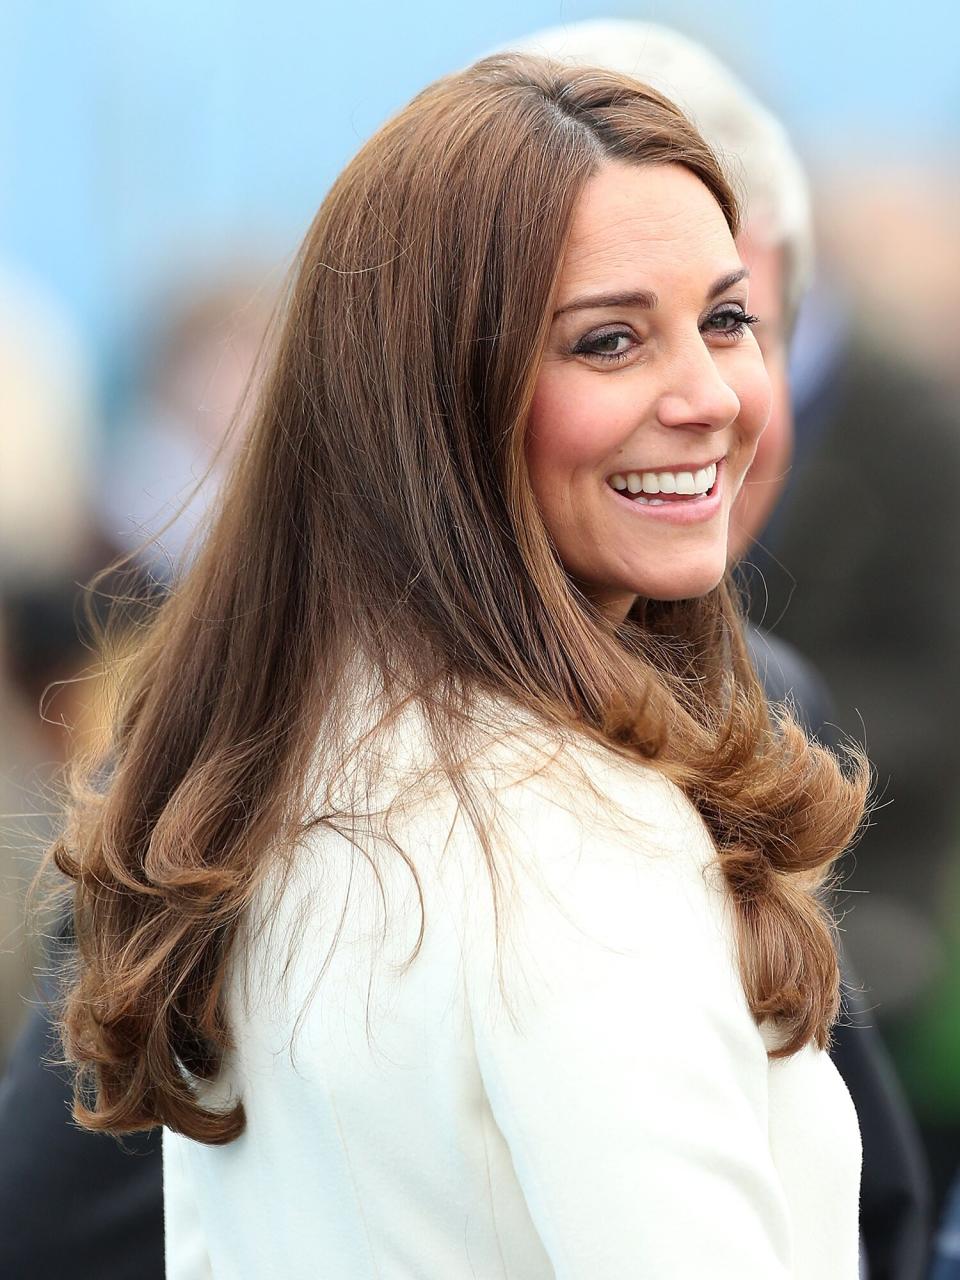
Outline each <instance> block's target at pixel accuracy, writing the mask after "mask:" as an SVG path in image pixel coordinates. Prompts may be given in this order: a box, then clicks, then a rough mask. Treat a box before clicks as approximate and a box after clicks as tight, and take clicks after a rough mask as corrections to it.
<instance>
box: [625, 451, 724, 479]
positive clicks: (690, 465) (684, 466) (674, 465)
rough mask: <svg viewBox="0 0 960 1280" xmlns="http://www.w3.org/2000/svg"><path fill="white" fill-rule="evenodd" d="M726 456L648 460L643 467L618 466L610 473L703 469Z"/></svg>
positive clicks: (716, 463)
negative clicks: (690, 460)
mask: <svg viewBox="0 0 960 1280" xmlns="http://www.w3.org/2000/svg"><path fill="white" fill-rule="evenodd" d="M726 456H727V455H726V454H725V453H723V454H721V455H720V457H719V458H708V459H707V460H706V462H656V463H653V462H647V463H645V464H644V465H643V466H642V467H617V468H616V470H615V471H611V472H610V474H611V475H612V476H625V475H627V474H629V472H631V471H633V472H634V473H636V474H637V475H639V474H641V473H642V472H644V471H702V470H703V469H704V468H705V467H712V466H716V465H718V464H719V463H721V462H722V461H723V459H724V458H725V457H726Z"/></svg>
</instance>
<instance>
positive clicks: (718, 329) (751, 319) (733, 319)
mask: <svg viewBox="0 0 960 1280" xmlns="http://www.w3.org/2000/svg"><path fill="white" fill-rule="evenodd" d="M757 320H758V317H757V316H749V315H747V313H746V311H744V310H743V308H742V307H724V308H722V310H720V311H714V312H713V314H712V315H710V316H708V317H707V320H706V323H705V325H704V328H705V329H709V330H710V331H711V332H712V333H719V334H722V335H723V337H725V338H742V337H743V335H744V334H745V333H746V331H747V328H748V326H749V325H752V324H756V323H757Z"/></svg>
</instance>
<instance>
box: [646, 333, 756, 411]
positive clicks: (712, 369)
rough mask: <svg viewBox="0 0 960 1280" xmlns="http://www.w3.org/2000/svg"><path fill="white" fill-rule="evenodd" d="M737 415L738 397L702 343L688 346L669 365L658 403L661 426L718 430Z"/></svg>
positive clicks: (738, 408) (738, 409)
mask: <svg viewBox="0 0 960 1280" xmlns="http://www.w3.org/2000/svg"><path fill="white" fill-rule="evenodd" d="M698 348H699V349H698ZM739 413H740V398H739V396H738V395H737V393H736V392H735V391H734V389H733V387H731V386H730V384H729V383H728V382H726V381H725V380H724V378H723V376H722V374H721V373H720V370H719V369H718V368H717V364H716V361H715V360H714V357H713V354H712V353H711V352H710V351H709V350H708V349H707V348H706V347H705V346H704V345H703V343H702V342H698V343H691V344H690V346H689V347H688V348H687V349H686V350H685V351H684V352H683V353H681V354H678V356H677V357H676V358H675V359H674V360H673V361H672V362H671V366H670V379H669V382H668V384H667V385H666V387H665V389H664V391H663V393H662V395H661V396H660V399H659V401H658V403H657V418H658V421H659V422H660V423H661V425H662V426H665V427H700V428H703V429H705V430H707V431H720V430H722V429H723V428H724V427H728V426H730V424H731V423H732V422H734V421H736V418H737V416H738V415H739Z"/></svg>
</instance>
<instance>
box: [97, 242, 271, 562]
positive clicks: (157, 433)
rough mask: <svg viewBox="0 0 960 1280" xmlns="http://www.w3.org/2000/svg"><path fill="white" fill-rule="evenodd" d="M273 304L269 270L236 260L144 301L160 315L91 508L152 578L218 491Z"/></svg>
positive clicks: (179, 554) (178, 551) (179, 552)
mask: <svg viewBox="0 0 960 1280" xmlns="http://www.w3.org/2000/svg"><path fill="white" fill-rule="evenodd" d="M273 304H274V287H273V285H272V283H271V280H270V272H268V270H267V269H266V267H265V266H264V267H258V266H257V265H255V264H254V262H253V261H252V260H247V259H243V260H237V261H230V262H224V263H223V264H221V265H220V266H219V267H218V268H217V269H216V271H211V272H208V274H207V275H206V277H203V278H201V279H199V280H198V279H197V278H195V277H191V278H190V280H189V282H188V281H187V280H186V279H184V280H183V282H182V283H180V284H179V285H178V286H177V287H176V288H175V289H174V290H173V291H172V292H171V293H169V294H168V295H167V296H166V297H163V298H158V299H156V300H155V302H154V303H153V305H152V306H151V307H150V308H149V309H148V310H149V312H150V314H151V315H159V316H160V317H161V318H160V321H159V323H156V324H155V326H154V329H153V331H152V332H147V333H146V334H145V336H144V338H143V339H142V341H141V347H142V355H141V362H142V368H141V371H140V374H139V376H138V377H137V378H136V383H135V392H134V394H133V396H132V397H131V402H130V404H129V406H128V408H127V410H126V412H125V413H124V415H123V420H122V422H121V425H120V428H119V430H118V432H117V434H116V438H115V440H114V442H113V446H112V448H111V450H110V451H109V454H108V457H107V459H106V465H105V466H104V469H103V474H102V477H101V483H100V486H99V488H98V494H97V516H98V522H99V527H100V530H101V533H102V536H103V538H104V541H105V543H106V544H107V545H108V546H110V547H111V548H113V549H114V550H119V551H123V552H127V553H132V554H134V555H135V557H136V562H137V563H138V564H139V565H140V566H141V567H142V568H143V569H144V570H145V571H146V572H148V573H149V574H150V575H151V577H152V579H153V580H154V581H155V582H156V583H157V585H158V586H160V587H162V586H163V584H164V583H166V582H168V581H169V580H170V578H171V577H172V576H173V574H174V571H175V567H176V565H177V564H178V563H179V562H180V561H181V559H182V558H183V556H184V554H185V553H186V551H187V547H188V544H189V542H190V540H191V538H192V536H193V534H194V532H195V530H196V527H197V525H198V524H199V522H200V520H201V519H202V517H203V514H204V512H205V510H206V508H207V506H208V504H209V503H210V502H212V501H213V500H214V499H215V497H216V493H217V490H218V488H219V485H220V481H221V479H222V477H223V474H224V471H225V469H226V467H227V465H228V463H229V457H230V441H229V439H228V434H229V429H230V426H231V424H232V423H233V422H234V420H235V419H236V418H237V416H238V415H239V413H240V412H241V408H242V404H243V401H244V398H245V396H247V395H248V394H249V393H250V391H251V385H250V384H251V379H252V376H253V370H254V368H255V366H256V362H257V356H258V353H259V351H260V346H261V343H262V341H263V337H264V333H265V331H266V328H267V323H268V319H269V313H270V311H271V309H272V307H273Z"/></svg>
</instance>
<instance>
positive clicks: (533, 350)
mask: <svg viewBox="0 0 960 1280" xmlns="http://www.w3.org/2000/svg"><path fill="white" fill-rule="evenodd" d="M610 157H617V158H619V159H621V160H624V161H627V162H631V163H641V164H662V163H678V164H682V165H685V166H686V167H687V168H688V169H690V170H691V171H692V172H693V173H694V174H696V175H697V176H698V177H699V178H700V179H701V180H702V181H703V182H704V183H705V184H706V186H707V187H708V188H709V190H710V191H711V192H712V193H713V195H714V196H715V197H716V199H717V201H718V203H719V205H720V207H721V209H722V210H723V213H724V215H725V217H726V219H727V221H728V223H729V225H730V227H731V229H733V230H735V228H736V220H737V212H736V202H735V199H734V197H733V194H732V193H731V190H730V188H729V186H728V184H727V182H726V180H725V178H724V176H723V174H722V172H721V170H720V168H719V167H718V164H717V162H716V160H715V158H714V156H713V155H712V153H711V152H710V151H709V149H708V148H707V147H706V145H705V144H704V143H703V141H702V140H701V138H700V137H699V136H698V134H697V133H696V132H695V131H694V130H693V128H692V127H691V125H690V124H689V123H688V122H687V120H686V119H685V118H684V117H683V116H682V115H681V114H680V112H679V111H678V110H677V109H676V108H675V107H673V106H672V105H671V104H670V103H669V102H667V101H666V100H665V99H664V98H662V97H661V96H659V95H658V94H657V93H655V92H653V91H652V90H650V89H647V88H645V87H644V86H642V85H640V84H637V83H635V82H632V81H630V80H627V79H625V78H622V77H620V76H616V75H612V74H608V73H606V72H602V71H597V70H569V69H564V68H562V67H560V66H558V65H555V64H553V63H549V62H545V61H542V60H539V59H535V58H526V57H517V56H512V57H511V56H504V57H497V58H490V59H486V60H485V61H483V62H480V63H478V64H477V65H476V66H474V67H472V68H470V69H469V70H467V71H465V72H463V73H461V74H458V75H454V76H451V77H449V78H447V79H444V80H441V81H439V82H438V83H437V84H435V85H433V86H431V87H430V88H428V89H427V90H426V91H424V92H423V93H421V94H420V95H419V96H418V97H417V98H415V99H414V101H413V102H412V103H411V104H410V105H409V106H408V107H407V108H406V109H405V110H404V111H402V112H401V113H400V114H399V115H398V116H397V117H396V118H395V119H394V120H393V121H391V122H390V123H388V124H387V125H386V126H385V127H384V128H383V129H382V130H381V131H380V132H379V133H378V134H377V135H376V136H375V137H374V138H373V139H372V140H371V141H370V142H369V143H367V145H366V146H364V147H363V149H362V150H361V151H360V153H359V154H358V156H357V157H356V158H355V159H354V160H353V161H352V163H351V164H350V165H348V167H347V168H346V170H345V171H344V172H343V174H342V175H341V176H340V178H339V179H338V180H337V182H336V183H335V185H334V187H333V189H332V190H331V192H330V194H329V195H328V197H327V198H326V200H325V201H324V202H323V205H322V206H321V208H320V211H319V213H318V214H317V217H316V220H315V222H314V224H313V226H312V228H311V229H310V232H309V234H308V235H307V238H306V241H305V243H304V246H303V248H302V251H301V253H300V257H299V262H298V267H297V270H296V272H295V278H294V282H293V285H292V288H291V291H290V296H289V298H288V300H287V303H286V306H285V312H284V315H283V320H282V325H281V327H280V330H279V336H278V338H277V346H276V351H275V353H274V355H273V356H272V362H271V367H270V368H269V370H268V371H267V373H266V376H265V377H264V379H263V383H262V389H261V391H260V398H259V402H258V405H257V408H256V412H255V416H254V421H253V422H252V425H251V429H250V431H249V433H248V435H247V438H246V439H245V441H244V443H243V445H242V447H241V450H240V453H239V456H238V457H237V460H236V462H235V465H234V467H233V470H232V472H231V475H230V478H229V480H228V483H227V484H226V486H225V489H224V492H223V494H222V498H221V501H220V505H219V509H218V511H217V512H216V515H215V518H214V520H213V521H212V524H211V528H210V532H209V535H208V537H207V539H206V541H205V542H204V544H203V545H202V547H201V548H200V550H199V553H198V555H197V557H196V559H195V561H194V563H193V564H192V566H191V567H190V568H189V570H188V571H187V572H186V573H185V576H184V578H183V581H182V582H181V583H180V584H179V585H178V586H177V587H176V589H175V590H174V591H173V592H172V594H171V596H170V598H169V599H167V600H166V601H165V602H164V603H163V605H162V607H161V608H160V609H159V611H158V613H157V616H156V618H155V620H154V621H153V622H152V624H151V626H150V627H149V628H148V629H147V630H146V632H145V634H144V636H143V639H142V642H141V643H140V645H139V648H138V652H137V654H136V655H135V658H134V660H133V664H132V667H131V668H130V671H129V673H128V675H129V680H128V684H127V690H126V693H125V696H124V698H123V701H122V703H121V706H120V710H119V713H118V718H117V725H116V730H115V735H114V741H113V744H112V749H111V758H110V766H109V769H108V770H104V769H103V768H101V770H100V773H97V772H93V773H88V775H87V781H86V782H82V781H81V782H78V783H77V784H76V787H75V793H74V801H73V804H72V808H71V811H70V814H69V821H68V824H67V827H66V830H65V834H64V836H63V838H62V839H61V840H60V841H59V842H58V843H57V845H56V846H55V848H54V850H53V856H54V858H55V861H56V863H57V865H58V866H59V868H60V869H61V870H62V871H64V872H65V873H66V874H67V875H68V876H69V877H71V878H72V879H73V880H74V881H75V882H76V883H75V900H74V918H75V931H76V947H77V971H76V974H75V977H74V979H73V982H72V985H71V986H70V988H69V990H68V992H67V997H66V1003H65V1010H64V1015H63V1024H64V1035H65V1044H66V1046H67V1052H68V1053H69V1055H70V1056H71V1057H72V1058H73V1060H74V1061H76V1062H77V1063H78V1064H80V1066H81V1067H82V1068H86V1069H87V1071H86V1072H82V1073H81V1076H82V1077H83V1076H85V1077H86V1078H87V1079H88V1082H89V1083H91V1084H92V1085H93V1089H92V1091H90V1092H87V1091H85V1090H84V1089H83V1088H82V1087H81V1088H80V1089H79V1091H78V1099H77V1103H76V1115H77V1118H78V1119H79V1120H80V1122H81V1123H83V1124H85V1125H87V1126H89V1127H91V1128H95V1129H107V1130H112V1131H114V1132H118V1133H119V1132H124V1131H128V1130H134V1129H139V1128H144V1127H148V1126H151V1125H154V1124H158V1123H162V1124H165V1125H168V1126H170V1127H171V1128H173V1129H175V1130H178V1131H180V1132H182V1133H185V1134H188V1135H189V1136H191V1137H194V1138H196V1139H199V1140H201V1141H204V1142H211V1143H216V1142H226V1141H229V1140H230V1139H231V1138H233V1137H235V1136H236V1135H237V1134H238V1133H239V1132H240V1131H241V1130H242V1128H243V1123H244V1120H243V1111H242V1106H240V1105H239V1104H238V1105H237V1107H236V1108H235V1109H234V1110H232V1111H229V1112H218V1111H213V1110H210V1109H207V1108H205V1107H204V1106H203V1105H202V1104H201V1102H200V1101H199V1100H198V1096H197V1093H196V1090H195V1088H194V1082H195V1081H196V1080H197V1079H204V1078H210V1077H212V1076H213V1075H215V1073H216V1072H217V1070H218V1067H219V1065H220V1062H221V1060H222V1055H223V1053H224V1051H225V1049H227V1048H228V1047H229V1044H230V1036H229V1027H228V1026H227V1025H226V1019H225V1016H224V1010H223V1001H222V994H223V987H224V981H225V977H224V975H225V970H226V965H227V960H228V957H229V953H230V948H231V944H232V942H233V940H234V938H235V935H236V931H237V927H238V923H239V922H240V921H241V919H242V918H243V916H244V913H245V910H246V909H247V908H248V906H249V904H250V903H251V900H252V898H253V895H254V894H255V893H256V892H257V890H258V888H259V887H260V886H262V884H263V883H264V879H265V876H266V874H267V872H268V870H269V869H270V868H272V867H276V866H278V865H282V863H283V859H284V858H288V857H289V851H290V850H291V849H292V847H293V846H294V844H295V841H296V839H297V836H298V833H299V832H301V831H302V830H303V827H304V824H305V820H306V812H305V803H304V795H306V794H307V793H308V792H309V779H310V778H311V777H314V776H315V770H316V768H317V762H318V761H320V762H321V766H320V769H319V772H320V774H321V775H322V776H326V777H330V776H332V775H333V773H334V772H335V770H336V767H337V763H338V753H339V752H340V751H341V749H347V748H348V747H349V743H348V741H347V738H346V737H345V736H344V735H345V728H344V726H345V720H344V711H343V708H344V707H345V706H346V704H347V701H348V696H347V695H348V691H347V690H345V688H344V673H345V672H346V671H347V670H348V668H349V664H350V659H351V656H352V655H354V654H355V653H357V652H362V653H363V654H365V655H366V656H367V658H369V660H370V662H371V663H372V664H373V669H375V670H376V671H378V672H379V673H380V675H381V677H382V680H383V683H384V688H385V689H386V691H387V694H388V695H390V696H391V697H392V698H393V700H394V701H395V702H396V703H397V704H399V702H401V701H402V700H403V699H404V698H407V699H413V700H415V701H416V702H417V704H418V705H420V706H422V707H423V708H424V710H425V711H426V713H427V717H426V718H427V721H428V724H429V727H430V733H431V740H432V741H433V742H434V744H435V746H436V751H437V758H438V759H439V761H440V764H441V766H442V769H443V770H444V771H445V772H446V773H447V774H448V776H449V777H450V779H451V782H452V783H453V784H454V786H455V787H456V788H457V790H458V794H459V793H460V792H461V791H462V790H463V789H464V787H465V781H464V774H463V771H462V770H459V769H458V766H457V760H458V759H460V758H461V756H460V752H459V746H460V745H461V744H462V738H463V725H464V723H467V722H469V708H470V698H471V691H472V690H485V691H487V692H492V693H494V694H497V695H498V696H502V697H506V698H508V699H510V700H511V701H512V702H513V703H515V704H519V705H520V706H521V707H525V708H527V709H528V710H529V711H530V712H532V713H534V714H535V715H536V717H538V719H539V720H540V721H543V722H546V723H548V724H552V725H555V726H557V727H558V728H561V729H567V730H574V731H576V732H578V733H581V734H585V735H586V736H588V737H589V738H592V739H594V740H595V741H596V742H599V743H601V744H603V745H604V746H605V747H606V748H608V749H609V750H611V751H613V752H615V753H617V754H619V755H621V756H624V757H626V758H627V759H629V760H636V759H638V758H642V759H643V760H646V761H652V762H654V765H655V767H657V768H659V769H661V770H662V771H664V772H665V773H667V774H668V775H669V776H670V777H671V778H673V779H674V780H675V781H676V782H677V783H678V784H679V785H680V786H681V787H682V788H683V790H684V791H685V792H686V794H687V795H688V796H689V797H690V799H691V800H692V801H693V803H694V804H695V805H696V806H697V808H698V809H699V811H700V813H701V814H702V815H703V817H704V819H705V821H706V823H707V824H708V826H709V829H710V831H711V833H712V835H713V837H714V840H715V842H716V846H717V850H718V860H719V862H720V865H721V866H722V868H723V870H724V873H725V875H726V878H727V881H728V883H729V886H730V889H731V891H732V895H733V899H734V901H735V903H736V907H737V929H738V942H739V949H740V961H741V970H742V975H743V982H744V987H745V990H746V993H747V997H748V999H749V1002H750V1006H751V1008H752V1010H753V1012H754V1014H755V1015H756V1016H757V1017H758V1018H760V1017H763V1016H767V1015H778V1016H779V1017H781V1018H782V1019H783V1020H784V1025H785V1028H786V1031H787V1037H786V1041H785V1043H784V1045H783V1046H782V1048H781V1049H780V1050H779V1052H781V1053H790V1052H794V1051H795V1050H796V1049H798V1048H799V1047H801V1046H802V1045H803V1044H805V1043H807V1042H808V1041H811V1040H814V1041H816V1042H817V1044H819V1045H821V1046H823V1045H824V1044H825V1043H826V1042H827V1040H828V1036H829V1028H830V1025H831V1022H832V1021H833V1019H834V1017H835V1016H836V1010H837V1003H838V970H837V961H836V954H835V947H834V940H833V936H832V933H831V924H830V920H829V916H828V914H827V912H826V910H825V909H824V906H823V905H822V902H821V899H820V896H819V895H818V891H817V890H818V886H821V885H822V883H823V882H824V879H825V876H826V873H827V871H828V869H829V867H830V865H831V863H832V862H833V860H834V859H835V857H836V856H837V854H838V852H839V851H840V850H841V849H842V848H843V847H844V845H845V844H846V843H847V842H848V841H849V839H850V837H851V835H852V834H853V832H854V830H855V828H856V826H857V823H858V820H859V818H860V815H861V812H862V808H863V799H864V791H865V775H864V770H863V766H862V763H861V764H860V766H859V769H858V770H855V773H856V776H855V777H853V778H852V779H848V778H846V777H845V776H844V775H843V774H842V773H841V772H840V770H839V769H838V767H837V764H836V762H835V760H834V759H833V757H832V756H831V755H829V754H828V753H826V752H825V751H823V750H821V749H820V748H819V747H818V746H816V745H813V744H811V743H809V742H808V741H807V739H806V738H805V736H804V734H803V733H802V732H801V730H800V729H799V728H798V727H797V726H796V725H795V724H794V723H793V721H792V720H791V719H789V718H788V717H786V716H784V717H782V718H780V719H779V720H778V721H777V722H776V723H772V722H771V718H770V715H769V712H768V709H767V707H766V704H765V702H764V698H763V695H762V692H761V689H760V687H759V685H758V683H757V680H756V678H755V676H754V673H753V671H752V669H751V667H750V664H749V660H748V658H747V656H746V654H745V650H744V646H743V642H742V638H741V618H740V615H739V612H738V608H737V605H736V603H735V598H734V593H733V592H732V590H731V587H730V585H729V583H727V582H724V583H723V584H722V585H721V586H720V587H718V588H717V589H716V590H715V591H713V592H711V593H710V594H709V595H708V596H707V597H705V598H703V599H700V600H693V601H686V602H675V603H662V602H657V601H652V600H646V601H645V600H639V601H638V602H637V604H636V605H635V607H634V609H633V610H632V611H631V614H630V616H629V617H628V618H627V620H626V622H625V623H624V624H622V625H621V626H620V627H617V628H614V627H613V626H612V625H611V624H609V623H607V622H605V620H604V619H603V618H602V617H601V616H599V615H598V613H597V611H596V610H595V609H594V608H592V606H591V605H590V603H589V602H588V601H587V600H586V599H585V598H584V597H583V595H581V594H580V593H579V591H578V590H577V588H576V586H575V585H574V584H573V583H572V582H571V581H570V580H569V578H568V577H567V575H566V574H565V573H564V572H563V569H562V566H561V565H560V564H559V562H558V559H557V556H556V554H555V552H554V550H553V548H552V545H551V543H550V540H549V537H548V535H547V532H546V530H545V527H544V524H543V521H542V519H541V517H540V515H539V512H538V509H537V506H536V503H535V501H534V498H533V495H532V492H531V488H530V485H529V482H528V479H527V474H526V468H525V465H524V426H525V420H526V416H527V410H528V406H529V403H530V399H531V395H532V390H533V385H534V381H535V379H536V376H537V370H538V365H539V360H540V354H541V351H542V348H543V345H544V342H545V338H546V331H547V328H548V324H549V319H548V317H549V315H550V302H551V297H552V293H553V290H554V288H555V284H556V279H557V276H558V272H559V267H560V263H561V259H562V256H563V250H564V245H565V239H566V236H567V233H568V228H569V224H570V220H571V213H572V210H573V207H574V205H575V203H576V201H577V199H578V196H579V194H580V192H581V190H582V188H583V185H584V183H585V182H586V181H587V179H588V178H589V177H590V175H591V174H592V173H594V172H595V171H596V169H597V168H598V166H599V165H601V164H602V163H603V162H604V160H605V159H607V158H610ZM337 743H339V744H340V745H339V746H336V744H337ZM104 772H107V773H108V775H109V776H108V778H107V781H106V782H105V783H104V782H98V779H99V778H101V777H102V776H103V774H104ZM465 798H467V799H468V800H469V798H468V797H465ZM317 820H318V819H316V818H314V821H317ZM322 820H323V821H331V822H332V821H333V819H332V817H331V815H329V814H326V815H324V817H323V819H322ZM481 839H483V832H482V831H481ZM484 850H485V852H488V849H487V846H486V844H484ZM400 852H401V855H402V856H404V857H408V854H406V853H405V852H404V851H400ZM411 869H412V871H413V873H414V875H416V868H415V866H413V864H412V860H411ZM491 870H492V871H495V869H494V868H491ZM81 1084H82V1081H81Z"/></svg>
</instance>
